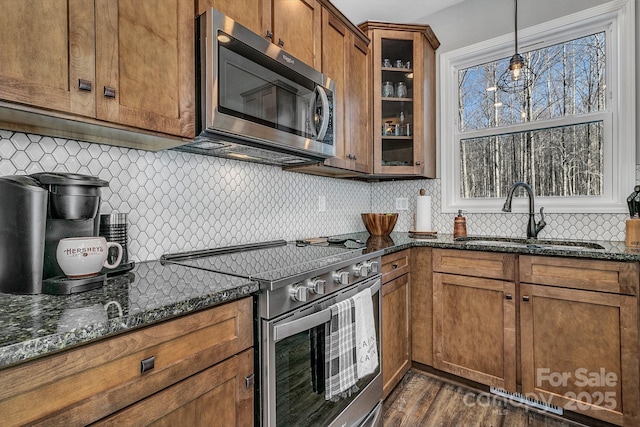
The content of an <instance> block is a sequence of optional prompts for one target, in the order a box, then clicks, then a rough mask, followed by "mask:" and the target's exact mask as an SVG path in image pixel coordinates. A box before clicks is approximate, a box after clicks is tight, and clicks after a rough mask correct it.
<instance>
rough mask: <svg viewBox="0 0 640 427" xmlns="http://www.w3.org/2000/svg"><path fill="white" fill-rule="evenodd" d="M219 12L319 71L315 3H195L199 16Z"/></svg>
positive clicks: (213, 0)
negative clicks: (208, 11)
mask: <svg viewBox="0 0 640 427" xmlns="http://www.w3.org/2000/svg"><path fill="white" fill-rule="evenodd" d="M211 7H213V8H215V9H218V10H219V11H220V12H222V13H223V14H225V15H227V16H228V17H229V18H231V19H233V20H234V21H237V22H238V23H239V24H241V25H244V26H245V27H247V28H249V29H250V30H251V31H253V32H254V33H256V34H259V35H261V36H262V37H265V38H267V39H269V40H270V41H271V42H272V43H275V44H277V45H279V46H280V47H282V48H283V49H284V50H285V51H287V52H289V53H290V54H291V55H293V56H295V57H296V58H298V59H300V60H301V61H302V62H304V63H306V64H307V65H310V66H312V67H313V68H315V69H317V70H320V69H321V55H320V45H321V37H322V34H321V28H320V27H321V23H320V22H321V14H322V6H321V4H320V3H319V2H318V1H316V0H198V8H197V10H198V14H200V13H203V12H204V11H206V10H207V9H208V8H211Z"/></svg>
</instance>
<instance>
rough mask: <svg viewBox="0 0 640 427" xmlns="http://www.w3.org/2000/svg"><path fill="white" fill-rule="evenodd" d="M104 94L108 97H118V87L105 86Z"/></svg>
mask: <svg viewBox="0 0 640 427" xmlns="http://www.w3.org/2000/svg"><path fill="white" fill-rule="evenodd" d="M104 96H106V97H107V98H115V97H116V89H115V88H113V87H108V86H105V87H104Z"/></svg>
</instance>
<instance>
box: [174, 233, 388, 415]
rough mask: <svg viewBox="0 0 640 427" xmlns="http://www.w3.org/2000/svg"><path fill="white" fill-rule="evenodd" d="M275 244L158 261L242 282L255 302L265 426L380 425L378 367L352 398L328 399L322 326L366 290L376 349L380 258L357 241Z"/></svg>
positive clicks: (362, 380)
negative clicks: (254, 293) (256, 287)
mask: <svg viewBox="0 0 640 427" xmlns="http://www.w3.org/2000/svg"><path fill="white" fill-rule="evenodd" d="M340 243H341V244H339V245H335V244H332V245H329V244H324V245H312V244H306V243H300V242H297V243H296V242H285V241H274V242H265V243H258V244H253V245H242V246H233V247H226V248H218V249H212V250H204V251H195V252H187V253H179V254H170V255H165V256H163V258H162V259H163V261H165V262H171V263H178V264H182V265H186V266H191V267H194V268H200V269H204V270H209V271H216V272H220V273H225V274H229V275H234V276H239V277H245V278H249V279H252V280H255V281H257V282H259V283H260V289H261V290H260V293H259V295H258V297H257V302H258V304H257V316H256V322H257V324H256V330H257V337H256V342H257V343H258V344H259V345H258V346H257V357H256V360H257V361H259V363H258V366H256V369H257V371H259V372H257V373H258V375H257V377H258V378H259V381H258V384H257V387H256V390H257V391H258V396H257V400H256V403H257V405H256V406H257V407H258V408H259V409H258V413H257V416H256V421H257V422H258V423H261V425H264V426H294V425H300V426H302V425H304V426H323V427H324V426H378V425H381V400H382V377H381V374H380V367H378V368H377V369H376V370H375V372H373V373H372V374H370V375H367V376H366V377H363V378H360V379H359V380H358V382H357V383H356V387H355V390H357V391H354V392H353V393H352V394H351V395H350V396H346V397H344V398H341V399H338V400H336V401H332V400H326V399H325V387H324V384H325V362H326V361H325V355H324V336H325V326H326V324H327V323H328V322H329V320H330V318H331V314H330V308H329V307H331V306H332V305H333V304H336V303H338V302H340V301H343V300H345V299H347V298H351V297H353V296H354V295H356V294H357V293H359V292H361V291H362V290H364V289H366V288H369V289H370V291H371V295H372V306H373V311H374V320H375V331H376V338H377V340H376V341H377V346H378V355H380V354H381V349H380V311H381V308H380V302H381V300H380V298H381V291H380V286H381V281H380V278H381V274H380V257H381V255H382V251H376V252H371V253H366V249H365V248H364V247H363V245H362V244H360V243H359V242H352V241H346V242H340Z"/></svg>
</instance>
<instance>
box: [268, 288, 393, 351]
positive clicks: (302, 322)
mask: <svg viewBox="0 0 640 427" xmlns="http://www.w3.org/2000/svg"><path fill="white" fill-rule="evenodd" d="M370 287H371V295H372V296H373V295H375V294H376V292H380V287H381V281H380V279H376V282H375V283H374V284H373V285H372V286H370ZM362 289H364V288H358V291H359V290H362ZM355 293H356V292H354V295H355ZM330 320H331V307H329V308H325V309H324V310H322V311H318V312H317V313H313V314H310V315H308V316H304V317H301V318H299V319H296V320H292V321H290V322H287V323H282V324H280V325H276V326H274V327H273V339H274V341H275V342H278V341H281V340H283V339H285V338H289V337H290V336H293V335H295V334H299V333H300V332H303V331H306V330H309V329H311V328H314V327H316V326H319V325H322V324H323V323H327V322H328V321H330Z"/></svg>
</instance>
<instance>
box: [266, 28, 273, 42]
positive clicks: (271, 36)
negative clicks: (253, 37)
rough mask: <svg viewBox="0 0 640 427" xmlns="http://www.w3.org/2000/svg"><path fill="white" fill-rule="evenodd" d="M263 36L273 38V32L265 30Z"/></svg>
mask: <svg viewBox="0 0 640 427" xmlns="http://www.w3.org/2000/svg"><path fill="white" fill-rule="evenodd" d="M265 37H266V38H268V39H271V40H273V33H272V32H271V31H269V30H267V35H266V36H265Z"/></svg>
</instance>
